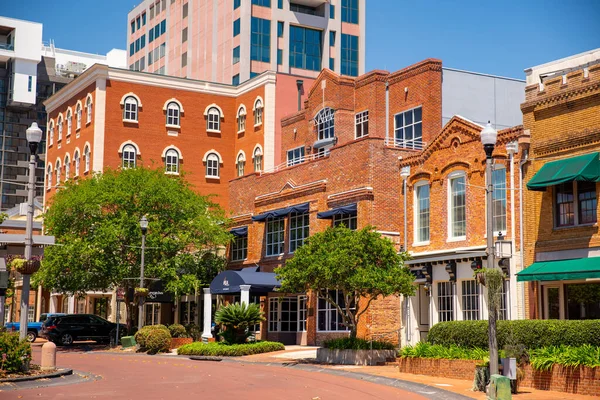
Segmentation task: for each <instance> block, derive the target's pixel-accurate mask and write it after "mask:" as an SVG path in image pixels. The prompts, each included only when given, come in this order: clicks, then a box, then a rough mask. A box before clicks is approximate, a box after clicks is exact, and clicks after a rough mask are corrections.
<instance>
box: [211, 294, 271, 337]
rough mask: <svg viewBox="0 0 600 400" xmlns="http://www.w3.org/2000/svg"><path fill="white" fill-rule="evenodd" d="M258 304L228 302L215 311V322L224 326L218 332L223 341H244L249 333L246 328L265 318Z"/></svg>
mask: <svg viewBox="0 0 600 400" xmlns="http://www.w3.org/2000/svg"><path fill="white" fill-rule="evenodd" d="M263 314H264V313H263V312H262V311H261V310H260V306H259V305H258V304H246V303H243V304H240V303H234V304H229V305H227V306H225V307H221V308H220V309H219V310H217V312H216V313H215V322H216V323H217V324H221V325H223V326H224V327H225V330H224V331H221V332H220V333H219V336H221V337H222V338H223V339H224V340H225V342H227V343H230V344H233V343H245V342H246V339H247V338H248V336H249V335H250V333H249V332H248V328H249V327H250V326H252V325H256V324H258V323H260V322H262V321H264V320H265V317H264V316H263Z"/></svg>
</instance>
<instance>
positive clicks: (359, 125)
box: [354, 110, 369, 139]
mask: <svg viewBox="0 0 600 400" xmlns="http://www.w3.org/2000/svg"><path fill="white" fill-rule="evenodd" d="M354 126H355V136H356V138H357V139H358V138H361V137H363V136H367V135H369V110H366V111H363V112H360V113H358V114H356V115H355V116H354Z"/></svg>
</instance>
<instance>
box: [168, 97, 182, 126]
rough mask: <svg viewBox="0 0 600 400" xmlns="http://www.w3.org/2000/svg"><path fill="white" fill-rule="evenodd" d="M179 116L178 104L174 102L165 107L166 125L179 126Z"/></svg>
mask: <svg viewBox="0 0 600 400" xmlns="http://www.w3.org/2000/svg"><path fill="white" fill-rule="evenodd" d="M179 114H180V110H179V104H177V103H175V102H174V101H172V102H170V103H169V105H168V106H167V125H168V126H179Z"/></svg>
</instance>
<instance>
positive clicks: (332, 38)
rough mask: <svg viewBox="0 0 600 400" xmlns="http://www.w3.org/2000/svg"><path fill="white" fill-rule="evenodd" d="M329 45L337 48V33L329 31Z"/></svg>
mask: <svg viewBox="0 0 600 400" xmlns="http://www.w3.org/2000/svg"><path fill="white" fill-rule="evenodd" d="M329 45H330V46H335V31H329Z"/></svg>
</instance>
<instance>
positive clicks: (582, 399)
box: [241, 346, 595, 400]
mask: <svg viewBox="0 0 600 400" xmlns="http://www.w3.org/2000/svg"><path fill="white" fill-rule="evenodd" d="M316 354H317V347H306V346H286V349H285V350H282V351H277V352H273V353H267V354H255V355H252V356H245V357H241V360H244V361H247V362H250V363H252V362H255V363H271V364H288V363H311V362H314V360H315V357H316ZM320 367H322V368H330V369H335V370H342V371H348V372H358V373H363V374H369V375H374V376H381V377H385V378H394V379H399V380H401V381H407V382H415V383H421V384H424V385H428V386H432V387H435V388H438V389H443V390H447V391H449V392H453V393H457V394H461V395H463V396H466V397H470V398H472V399H479V400H485V398H486V396H485V394H484V393H482V392H473V391H471V388H472V386H473V381H465V380H460V379H450V378H442V377H437V376H429V375H414V374H405V373H400V372H398V367H396V366H395V365H385V366H372V367H371V366H367V367H365V366H357V365H320ZM513 398H514V399H516V400H559V399H568V400H591V399H593V398H595V397H593V396H584V395H578V394H571V393H563V392H553V391H549V390H538V389H533V388H526V387H521V388H519V393H518V394H516V395H513Z"/></svg>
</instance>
